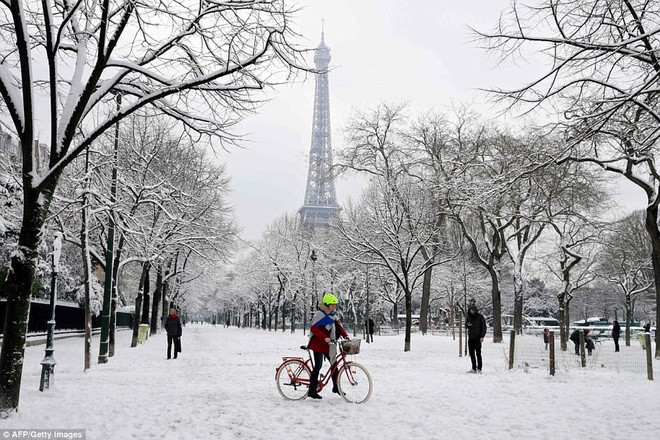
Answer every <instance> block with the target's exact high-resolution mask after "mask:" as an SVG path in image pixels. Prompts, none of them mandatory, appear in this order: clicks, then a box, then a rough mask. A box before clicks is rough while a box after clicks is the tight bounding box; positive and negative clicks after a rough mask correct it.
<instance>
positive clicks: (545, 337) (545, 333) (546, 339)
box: [543, 327, 550, 350]
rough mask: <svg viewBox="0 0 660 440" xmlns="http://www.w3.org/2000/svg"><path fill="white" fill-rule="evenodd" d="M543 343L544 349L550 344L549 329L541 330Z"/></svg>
mask: <svg viewBox="0 0 660 440" xmlns="http://www.w3.org/2000/svg"><path fill="white" fill-rule="evenodd" d="M543 343H544V344H545V349H546V350H547V349H548V344H549V343H550V329H549V328H547V327H546V328H544V329H543Z"/></svg>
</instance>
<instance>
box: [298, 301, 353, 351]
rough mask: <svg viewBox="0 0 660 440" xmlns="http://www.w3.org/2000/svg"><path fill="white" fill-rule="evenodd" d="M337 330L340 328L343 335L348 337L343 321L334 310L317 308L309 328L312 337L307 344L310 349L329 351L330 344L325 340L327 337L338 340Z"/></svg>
mask: <svg viewBox="0 0 660 440" xmlns="http://www.w3.org/2000/svg"><path fill="white" fill-rule="evenodd" d="M337 330H339V334H340V335H341V336H343V337H344V338H347V339H348V333H346V330H344V327H342V325H341V321H339V318H338V317H337V315H335V313H334V312H330V313H325V312H324V311H323V310H320V309H319V310H317V311H316V313H315V314H314V317H313V318H312V326H311V327H310V329H309V331H310V339H309V344H308V345H307V346H308V347H309V349H310V350H314V351H317V352H319V353H329V352H330V345H328V343H327V342H325V338H330V339H332V340H336V339H337Z"/></svg>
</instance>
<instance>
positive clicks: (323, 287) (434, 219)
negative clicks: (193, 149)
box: [218, 105, 653, 351]
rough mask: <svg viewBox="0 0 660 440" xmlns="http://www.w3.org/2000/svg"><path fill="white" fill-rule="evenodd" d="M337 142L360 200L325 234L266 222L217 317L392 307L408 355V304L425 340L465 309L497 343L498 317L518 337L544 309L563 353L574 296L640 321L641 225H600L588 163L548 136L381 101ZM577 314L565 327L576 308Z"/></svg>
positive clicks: (633, 219)
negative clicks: (563, 156)
mask: <svg viewBox="0 0 660 440" xmlns="http://www.w3.org/2000/svg"><path fill="white" fill-rule="evenodd" d="M346 135H347V136H346V138H347V143H348V146H347V148H346V149H345V150H344V151H342V152H341V154H340V155H339V156H338V167H340V168H341V170H342V171H351V172H359V173H365V174H367V175H368V176H369V181H370V183H369V185H368V187H367V188H366V190H365V191H364V194H363V195H362V196H361V197H360V199H359V200H357V201H354V202H352V203H349V204H348V205H347V206H345V208H344V210H343V212H342V214H341V216H340V218H339V219H338V220H337V221H336V222H335V223H333V224H332V226H331V228H330V229H328V230H317V231H315V232H314V233H311V232H310V231H305V230H304V229H302V228H301V227H300V225H299V224H298V222H297V221H296V220H295V219H294V218H293V217H289V216H286V217H283V218H282V219H280V220H279V221H277V222H276V223H274V224H273V225H271V227H270V228H269V230H268V231H267V233H266V234H264V236H263V238H262V240H261V241H260V242H258V243H256V244H255V248H254V250H253V252H252V253H251V254H250V255H247V256H246V257H245V260H242V261H240V262H238V264H236V266H235V269H234V271H233V272H232V275H231V285H232V287H231V289H229V287H228V288H227V291H230V292H231V294H230V295H227V296H226V297H225V301H226V302H225V303H221V304H219V305H218V307H221V308H238V309H241V308H243V309H245V310H248V309H250V308H252V309H253V310H254V309H257V310H259V311H260V316H261V317H262V322H261V323H260V324H261V326H262V327H267V328H279V327H281V328H282V329H284V328H285V326H286V325H287V324H289V325H290V326H291V329H293V328H295V325H296V324H297V323H299V319H302V320H303V324H305V323H306V322H305V321H306V317H307V316H308V315H309V313H310V312H311V311H312V310H313V309H314V307H315V304H316V301H317V300H318V298H319V297H320V296H321V295H322V294H323V292H328V291H332V292H333V293H335V294H338V295H339V296H340V298H342V300H343V301H342V302H343V304H344V310H343V312H344V316H345V318H344V319H345V320H348V321H349V322H350V323H354V324H361V323H363V322H364V320H365V319H367V318H368V317H369V316H371V315H377V314H379V313H380V314H382V315H384V316H388V315H389V316H390V317H393V318H394V319H396V315H397V314H398V306H399V304H401V306H402V308H403V311H405V314H406V337H405V342H404V344H405V345H404V350H406V351H407V350H410V327H411V321H412V319H411V315H412V313H413V312H414V311H417V308H419V311H420V329H421V331H422V332H426V331H427V325H428V323H429V322H432V321H433V320H432V319H431V317H434V318H436V317H437V316H438V313H437V312H438V310H439V309H447V308H451V309H456V308H457V307H458V308H465V305H466V304H467V302H468V301H470V300H475V301H477V302H478V303H479V305H480V306H482V307H483V308H484V309H485V310H486V311H488V312H490V313H491V314H492V319H493V330H494V340H495V341H496V342H499V341H501V340H502V329H501V315H502V312H503V310H505V311H512V312H513V314H514V328H515V329H516V330H517V331H519V332H520V331H521V330H522V317H523V314H526V313H530V311H532V313H533V311H536V312H537V313H538V312H539V311H546V312H547V311H549V310H552V311H556V312H557V313H558V315H559V317H560V318H561V319H560V320H561V323H562V326H561V329H562V331H561V334H562V342H563V347H564V348H565V346H566V341H567V338H568V327H569V325H570V323H571V321H572V319H571V313H570V305H571V302H572V300H573V299H574V298H576V296H577V298H579V297H580V295H583V296H585V297H586V296H589V297H591V300H592V302H593V303H596V302H595V301H594V298H595V297H596V296H598V297H599V300H600V301H599V302H600V304H602V305H603V308H602V309H601V308H598V309H596V308H595V307H593V306H592V308H591V310H592V311H594V313H604V314H606V315H609V316H611V315H612V312H613V311H614V310H615V309H617V308H618V309H621V310H622V311H623V310H625V312H626V313H625V317H626V318H627V321H628V322H631V321H632V319H633V315H634V313H635V311H636V310H635V307H636V305H637V303H636V301H637V300H638V299H642V300H643V301H642V302H641V304H642V305H643V306H642V307H640V308H638V312H641V311H642V309H644V310H643V311H645V312H646V313H647V314H648V313H649V312H650V306H647V304H646V301H644V300H645V299H646V297H647V296H648V295H649V292H652V290H653V286H652V283H651V280H652V275H651V274H652V271H651V267H650V254H651V249H650V246H649V243H648V241H647V240H645V239H644V236H643V234H640V229H641V228H642V227H643V226H642V225H643V224H642V222H641V220H640V216H639V215H638V214H634V215H631V216H627V217H625V218H623V219H622V220H619V221H613V220H611V219H608V217H607V215H609V212H608V211H609V209H608V206H611V204H610V202H609V198H608V197H609V196H608V193H607V190H606V188H607V186H606V182H604V181H603V179H602V176H601V175H600V174H599V173H597V172H596V170H595V169H594V168H593V167H591V166H589V165H588V164H583V163H579V162H575V161H564V162H562V163H557V162H556V161H554V160H553V153H554V152H556V151H557V149H558V148H562V145H563V142H562V141H560V140H558V139H557V138H556V136H554V135H548V134H544V133H543V132H540V131H532V130H527V131H521V132H514V131H504V130H502V129H498V128H497V127H496V126H495V125H494V124H492V123H486V122H483V121H480V120H479V119H478V118H476V117H475V116H472V115H470V114H469V113H467V112H458V113H457V114H455V115H452V116H451V117H450V116H442V115H433V114H429V115H423V116H422V117H419V118H412V117H410V116H409V115H408V114H407V111H406V109H405V107H403V106H388V105H381V106H379V107H378V108H376V109H374V110H372V111H369V112H364V113H357V114H355V115H354V117H353V118H352V123H351V124H350V126H348V127H347V129H346ZM312 251H315V252H316V253H317V255H318V260H317V261H316V262H315V261H314V260H313V259H312V258H311V257H312ZM237 280H239V282H236V281H237ZM503 291H504V292H505V297H504V298H503ZM599 291H605V292H606V293H605V294H601V293H599ZM505 300H506V302H505ZM413 308H414V310H413ZM578 310H579V312H578V313H579V315H578V314H577V313H574V318H573V319H575V316H576V315H577V316H578V317H585V316H583V314H584V313H587V312H588V311H589V307H588V304H580V307H579V309H578ZM389 311H392V313H388V312H389ZM430 315H432V316H431V317H430ZM266 319H267V322H265V321H264V320H266ZM645 319H648V315H646V316H645ZM303 328H304V325H303ZM628 336H629V335H628Z"/></svg>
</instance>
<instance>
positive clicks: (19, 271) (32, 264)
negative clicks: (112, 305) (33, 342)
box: [0, 0, 302, 415]
mask: <svg viewBox="0 0 660 440" xmlns="http://www.w3.org/2000/svg"><path fill="white" fill-rule="evenodd" d="M294 13H295V10H294V8H291V7H289V5H288V4H287V2H285V1H284V0H266V1H259V2H253V1H242V0H236V1H209V2H200V3H198V4H196V5H194V6H193V5H190V4H188V3H181V2H178V1H170V0H165V1H163V2H159V3H157V4H150V3H143V2H135V1H133V0H102V1H100V2H91V3H90V2H73V3H71V2H67V1H61V0H45V1H42V2H24V1H10V2H1V3H0V14H1V15H2V17H3V20H2V21H1V23H0V41H2V44H0V59H2V62H1V63H0V96H1V98H2V99H1V100H0V119H1V123H0V126H2V127H3V128H4V129H6V130H7V131H9V132H10V133H11V134H12V135H13V136H14V137H15V138H16V139H17V140H18V146H19V149H20V169H19V174H18V175H19V176H20V177H19V180H18V182H17V183H18V185H19V186H20V189H21V191H22V193H21V195H20V196H18V197H20V198H21V200H20V209H21V210H22V213H21V214H20V219H18V220H17V221H16V230H17V231H18V236H17V237H16V246H15V247H14V249H13V250H12V252H11V254H10V257H9V264H8V271H7V276H6V278H5V280H4V282H3V284H2V285H1V286H0V289H1V290H0V296H2V297H4V298H6V299H7V315H6V320H5V328H4V332H3V341H2V342H3V343H2V352H1V353H0V415H5V414H7V413H8V411H11V410H15V409H17V408H18V402H19V396H20V385H21V377H22V371H23V359H24V356H23V352H24V347H25V339H26V329H27V318H28V310H29V307H30V301H31V297H32V292H33V287H34V285H35V282H36V280H37V279H38V277H39V273H38V270H39V264H40V263H39V262H40V258H39V251H40V248H41V247H42V246H44V245H45V243H46V238H47V236H46V235H45V232H46V229H45V227H46V225H47V224H48V222H49V220H51V218H52V217H54V216H55V215H59V214H60V213H59V212H58V211H57V210H55V209H54V208H55V205H56V203H57V202H58V201H57V200H56V195H57V193H58V190H59V189H60V186H61V185H62V184H64V182H66V181H67V180H68V179H67V177H66V175H65V171H66V170H67V169H71V168H72V167H73V166H74V162H75V160H76V158H77V157H79V156H81V154H83V153H85V154H86V155H87V153H86V152H87V151H89V161H85V165H77V166H79V167H84V168H83V169H84V170H85V173H84V174H83V175H84V177H83V179H82V180H80V181H78V182H77V188H78V189H79V190H80V192H81V193H82V194H81V196H83V194H84V196H83V197H82V199H80V198H78V199H77V201H75V200H71V204H76V203H78V204H79V205H80V204H81V203H82V205H83V207H84V208H85V209H84V210H83V212H85V211H86V214H85V219H83V220H82V221H83V225H85V224H87V222H89V221H91V218H90V215H91V214H93V212H91V209H87V207H88V205H89V204H90V203H92V202H94V200H95V199H94V197H95V195H94V194H92V191H91V190H92V189H93V188H96V186H95V182H94V180H93V179H94V177H93V175H92V173H90V170H92V169H93V166H96V165H97V164H96V161H98V160H100V161H108V162H114V163H117V161H116V160H114V161H113V159H112V157H113V155H112V154H109V153H108V152H107V151H108V150H107V149H106V150H102V149H100V148H98V147H96V145H97V143H99V142H103V140H102V137H103V136H104V134H106V133H107V132H109V131H110V132H111V131H112V129H113V127H114V128H115V129H116V125H117V124H118V123H119V122H120V121H123V120H125V119H126V118H127V117H129V116H131V115H137V114H140V115H142V116H144V117H149V116H152V115H155V114H157V115H165V116H167V117H169V118H170V122H169V127H170V132H174V133H178V136H177V138H176V139H163V141H164V144H163V145H162V146H160V147H155V146H153V145H152V147H153V148H162V149H163V150H165V149H168V148H170V147H172V146H174V145H177V144H181V143H183V144H184V145H194V144H196V143H198V142H202V143H206V144H208V143H214V144H216V145H218V141H220V143H224V144H225V145H227V144H231V143H232V142H234V141H235V140H236V137H235V136H233V135H232V134H231V128H232V127H233V126H234V124H235V123H236V122H237V121H238V120H240V118H241V116H242V115H245V114H246V113H247V112H250V111H253V110H254V109H255V107H256V104H258V102H259V101H260V99H262V97H263V95H261V96H259V95H255V92H257V91H260V90H263V89H265V88H270V87H271V86H274V85H277V84H278V83H280V82H288V81H290V80H291V78H292V77H293V76H295V74H296V72H298V71H300V67H301V66H299V62H298V61H299V60H300V59H301V55H302V52H301V50H300V49H299V48H298V47H297V46H296V45H295V37H296V36H297V35H296V34H295V33H294V32H293V30H292V29H291V27H290V25H291V23H292V20H293V15H294ZM120 96H121V98H119V97H120ZM138 132H139V130H138ZM140 134H142V135H145V133H140ZM144 140H145V143H149V142H151V140H149V139H146V138H145V139H144ZM40 145H45V149H46V150H47V152H48V154H47V155H46V156H43V155H40V154H39V151H40V149H41V147H40ZM92 150H96V151H101V152H103V151H105V155H103V153H98V154H97V153H95V152H92ZM190 151H192V150H190ZM190 151H189V152H185V151H184V149H181V150H179V151H172V153H173V155H172V161H171V162H170V163H169V164H168V162H167V160H166V159H165V158H164V156H162V155H161V156H159V159H158V162H159V165H158V166H159V167H160V168H161V170H162V171H165V172H166V174H165V175H163V176H160V177H158V176H156V175H155V174H154V175H150V174H151V173H152V172H146V171H144V169H143V168H140V167H139V165H141V164H144V163H146V162H149V161H151V160H152V157H151V156H153V152H150V151H149V150H148V149H146V150H145V151H140V150H136V151H135V153H136V155H134V156H133V157H134V158H136V159H137V163H134V164H131V165H135V166H136V168H135V169H131V171H130V172H131V173H133V175H134V176H135V177H136V178H137V177H138V175H140V173H142V172H144V175H143V177H144V179H145V180H144V183H145V184H147V183H150V184H151V185H155V186H151V187H149V186H145V187H144V188H143V187H141V186H136V187H134V188H128V190H127V194H126V197H127V199H128V200H122V201H125V202H126V203H128V204H129V205H128V208H127V210H126V211H125V212H124V213H123V214H121V218H120V217H119V215H120V214H118V215H117V216H110V217H113V220H114V222H112V221H111V222H109V223H108V222H103V223H102V224H107V225H108V226H107V227H106V229H107V235H106V238H108V243H112V242H113V241H112V240H111V239H109V238H110V237H111V236H112V233H111V231H112V227H114V226H117V225H118V224H120V223H121V224H123V225H124V226H125V227H126V228H127V230H131V232H132V233H133V235H134V237H133V238H134V239H136V240H138V241H139V239H137V237H138V236H139V237H142V239H141V240H142V243H141V244H140V245H135V246H134V248H133V249H132V250H133V251H135V254H132V255H135V256H136V258H137V259H139V260H140V261H142V262H146V261H149V262H150V264H151V263H156V267H161V268H162V272H163V273H162V275H163V276H164V277H165V272H166V271H167V268H168V267H172V264H175V263H171V261H174V260H173V259H176V261H178V262H179V263H177V264H180V260H179V259H178V258H176V257H175V256H177V255H179V256H184V257H187V256H188V254H189V253H190V255H193V254H194V252H192V251H191V247H190V242H188V243H176V244H175V245H173V246H172V247H169V246H168V250H169V252H166V251H165V249H164V247H163V243H164V242H165V241H169V242H176V241H177V240H178V239H179V237H178V232H179V229H178V228H179V227H178V226H175V225H176V224H177V220H178V219H181V218H184V217H186V223H191V222H195V221H198V222H200V225H198V226H200V227H202V226H201V223H202V222H206V221H208V218H207V217H206V216H208V215H210V214H205V215H204V216H203V215H200V214H201V213H200V212H199V211H196V210H191V211H190V213H191V214H192V215H189V214H187V213H186V209H187V208H188V207H187V206H185V205H183V206H181V209H176V208H175V206H178V205H177V203H179V202H181V201H183V203H193V202H192V200H194V199H195V198H196V197H202V200H201V203H202V204H206V205H212V204H213V203H217V201H215V202H214V201H213V200H212V198H213V196H211V195H209V194H208V193H207V194H204V195H202V196H200V195H199V194H194V192H195V191H197V190H198V187H199V186H200V185H206V184H209V183H210V182H211V181H212V179H213V178H214V177H209V176H210V174H214V173H210V174H202V177H200V180H204V179H206V180H208V181H207V182H201V181H195V180H192V181H189V182H186V184H185V185H183V186H181V185H180V181H179V180H178V179H179V177H180V174H178V173H183V172H184V171H185V170H183V169H182V168H184V167H185V166H187V165H188V164H187V163H177V162H176V160H177V158H178V159H185V160H191V161H193V162H197V161H203V160H204V159H202V158H201V156H195V155H194V154H193V153H191V152H190ZM186 155H188V156H186ZM182 156H185V157H182ZM39 157H42V158H43V157H45V163H43V167H40V166H39V165H40V164H39V161H38V160H37V158H39ZM143 161H144V162H143ZM79 169H80V168H79ZM203 171H204V172H210V170H208V169H205V170H203ZM147 177H148V179H147ZM170 178H172V179H177V181H176V183H174V182H172V185H170V184H169V181H168V180H169V179H170ZM112 182H114V179H113V180H112V181H108V180H107V179H105V186H104V187H105V188H106V189H107V186H111V185H112ZM133 183H136V182H131V184H133ZM73 185H74V186H75V185H76V184H73ZM72 189H73V190H74V191H75V188H72ZM109 194H110V195H109V196H108V193H105V195H103V196H101V195H100V196H99V200H98V202H99V203H100V204H104V205H105V207H104V208H99V209H104V210H105V211H106V212H107V213H110V212H111V210H112V208H113V207H114V206H115V203H116V202H117V201H119V195H118V194H119V193H113V190H112V189H110V193H109ZM185 195H190V196H191V198H188V199H186V200H183V197H184V196H185ZM155 196H158V197H160V196H163V197H172V198H173V200H174V202H173V203H172V204H169V205H162V204H160V203H159V202H160V200H161V199H160V198H154V197H155ZM12 197H14V195H12ZM100 197H104V198H105V200H101V199H100ZM114 197H117V200H114V199H113V198H114ZM177 198H179V200H177ZM81 200H82V201H81ZM138 201H139V202H138ZM195 202H197V200H195ZM131 203H134V204H137V203H140V204H141V205H140V206H141V208H140V209H142V208H144V211H142V212H131V209H130V206H131V205H130V204H131ZM146 207H149V209H147V208H146ZM147 211H149V212H147ZM209 212H210V208H209ZM195 215H197V217H196V218H195ZM216 220H217V219H216ZM150 221H151V228H152V229H150V230H140V228H142V227H143V226H144V225H146V224H148V223H149V222H150ZM0 223H2V224H3V225H4V224H6V223H7V222H6V221H5V220H2V221H1V222H0ZM100 224H101V223H100ZM161 224H166V225H168V226H167V227H165V228H164V229H163V230H160V229H159V228H158V225H161ZM209 225H214V223H213V222H208V223H206V226H209ZM133 227H134V228H137V229H136V230H132V229H131V228H133ZM99 228H102V226H99ZM3 229H4V227H3ZM82 229H83V230H84V231H85V232H83V234H82V235H80V234H79V232H78V231H75V230H71V231H69V234H68V235H69V236H70V237H71V236H78V235H80V240H81V246H82V247H83V249H86V251H85V252H86V254H85V256H84V257H83V260H84V261H85V263H84V267H85V268H86V273H88V272H89V270H90V268H91V264H89V262H88V261H87V260H88V258H90V257H88V256H87V255H92V256H93V254H94V249H92V248H91V243H99V242H102V241H103V240H100V241H93V240H94V238H93V235H94V234H100V230H96V231H93V230H91V229H92V226H91V225H90V229H89V230H88V229H85V227H83V228H82ZM88 232H89V234H90V237H89V238H88V237H87V234H88ZM204 234H205V235H206V234H208V232H207V231H205V232H204ZM122 237H123V235H122ZM86 243H87V244H86ZM125 244H126V245H128V243H125ZM118 245H119V246H121V245H122V244H121V243H118ZM110 247H111V246H108V247H107V249H110ZM172 248H176V249H177V250H176V251H173V250H172ZM121 249H122V255H123V256H121V257H119V258H124V256H126V255H128V253H127V252H126V249H125V248H121ZM97 251H98V252H101V250H100V249H97ZM108 254H109V255H108V256H107V257H106V258H102V257H101V258H96V260H97V262H98V261H104V260H105V261H106V266H105V267H106V269H107V270H106V274H105V279H106V283H105V286H106V288H109V286H110V285H111V283H110V282H108V280H112V278H113V277H114V276H115V275H114V274H113V271H112V270H110V267H111V266H112V264H109V263H108V262H111V261H112V259H113V256H112V255H111V253H110V252H108ZM199 258H203V256H199ZM119 264H121V262H120V263H119ZM144 267H145V268H146V267H147V266H146V265H145V266H144ZM156 271H157V273H159V272H158V269H157V270H156ZM142 274H143V276H140V279H141V280H145V279H146V270H143V271H142ZM87 278H89V279H91V277H89V276H87ZM145 285H146V283H144V281H142V282H141V287H142V288H143V287H144V286H145ZM89 295H90V296H91V292H90V293H89ZM105 296H106V298H107V297H108V295H107V293H106V294H105ZM107 307H109V305H108V304H107V302H106V303H105V304H104V312H103V313H104V315H105V313H106V312H105V310H108V309H107ZM104 338H105V336H104V335H102V339H104Z"/></svg>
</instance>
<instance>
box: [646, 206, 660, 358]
mask: <svg viewBox="0 0 660 440" xmlns="http://www.w3.org/2000/svg"><path fill="white" fill-rule="evenodd" d="M646 230H647V232H648V233H649V235H650V237H651V245H652V252H651V258H652V261H653V280H654V282H655V322H656V334H655V335H654V337H655V339H656V340H657V337H658V327H659V326H660V307H659V305H660V231H659V230H658V207H657V206H656V205H655V204H649V206H648V208H646ZM655 358H656V359H660V347H659V346H658V344H656V345H655Z"/></svg>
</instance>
